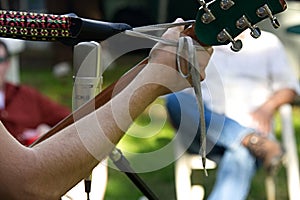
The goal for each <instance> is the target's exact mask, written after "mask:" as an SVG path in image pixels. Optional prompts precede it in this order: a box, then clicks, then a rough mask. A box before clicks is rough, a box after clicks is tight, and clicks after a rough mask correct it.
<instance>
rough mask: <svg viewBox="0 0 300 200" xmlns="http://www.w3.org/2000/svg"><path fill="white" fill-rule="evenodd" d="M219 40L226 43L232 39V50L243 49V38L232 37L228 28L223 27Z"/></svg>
mask: <svg viewBox="0 0 300 200" xmlns="http://www.w3.org/2000/svg"><path fill="white" fill-rule="evenodd" d="M217 40H218V41H219V42H220V43H224V42H226V41H228V40H229V41H230V42H231V43H232V46H231V47H230V48H231V50H233V51H235V52H238V51H240V50H241V49H242V47H243V43H242V41H241V40H234V39H233V38H232V36H231V35H230V34H229V33H228V32H227V30H226V29H223V30H222V31H221V32H220V33H219V34H218V36H217Z"/></svg>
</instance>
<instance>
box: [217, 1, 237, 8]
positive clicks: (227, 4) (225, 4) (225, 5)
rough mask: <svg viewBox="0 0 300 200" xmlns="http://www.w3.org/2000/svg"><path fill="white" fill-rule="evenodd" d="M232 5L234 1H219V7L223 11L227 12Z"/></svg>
mask: <svg viewBox="0 0 300 200" xmlns="http://www.w3.org/2000/svg"><path fill="white" fill-rule="evenodd" d="M233 5H234V1H232V0H221V1H220V7H221V8H222V9H223V10H228V9H229V8H231V7H232V6H233Z"/></svg>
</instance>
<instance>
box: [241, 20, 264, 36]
mask: <svg viewBox="0 0 300 200" xmlns="http://www.w3.org/2000/svg"><path fill="white" fill-rule="evenodd" d="M236 27H237V28H239V29H245V28H250V30H251V32H250V35H251V36H252V37H253V38H258V37H259V36H260V35H261V31H260V29H259V28H258V27H257V26H256V25H251V23H250V22H249V20H248V19H247V17H246V16H245V15H243V16H242V17H241V18H240V19H238V20H237V21H236Z"/></svg>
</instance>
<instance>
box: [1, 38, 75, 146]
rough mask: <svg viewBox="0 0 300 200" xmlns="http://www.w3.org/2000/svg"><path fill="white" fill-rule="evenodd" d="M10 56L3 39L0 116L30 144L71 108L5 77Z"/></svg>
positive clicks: (11, 129)
mask: <svg viewBox="0 0 300 200" xmlns="http://www.w3.org/2000/svg"><path fill="white" fill-rule="evenodd" d="M9 58H10V55H9V51H8V49H7V46H6V44H5V43H4V42H3V41H1V40H0V120H1V121H2V123H3V124H4V126H5V127H6V128H7V130H8V131H9V132H10V133H11V134H12V135H13V136H14V137H15V138H16V139H17V140H18V141H20V143H22V144H24V145H26V146H28V145H30V144H31V143H32V142H34V140H35V139H37V138H38V137H39V136H40V135H41V134H42V133H44V132H45V131H46V130H48V128H50V127H52V126H54V125H55V124H57V123H58V122H59V121H61V120H62V119H64V118H65V117H66V116H68V115H69V114H70V109H69V108H67V107H65V106H62V105H60V104H58V103H56V102H54V101H53V100H51V99H50V98H48V97H46V96H45V95H42V94H41V93H40V92H38V91H37V90H35V89H34V88H31V87H29V86H25V85H15V84H12V83H9V82H8V81H7V80H6V78H5V77H6V72H7V70H8V69H9V67H10V59H9Z"/></svg>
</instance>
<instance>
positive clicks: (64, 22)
mask: <svg viewBox="0 0 300 200" xmlns="http://www.w3.org/2000/svg"><path fill="white" fill-rule="evenodd" d="M131 29H132V27H131V26H130V25H128V24H125V23H112V22H104V21H98V20H91V19H85V18H81V17H78V16H76V15H75V14H68V15H53V14H43V13H34V12H22V11H6V10H0V36H1V37H8V38H16V39H23V40H33V41H61V42H63V43H66V44H69V45H76V44H78V43H79V42H85V41H103V40H105V39H107V38H108V37H111V36H113V35H115V34H118V33H121V32H123V31H125V30H131Z"/></svg>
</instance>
